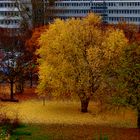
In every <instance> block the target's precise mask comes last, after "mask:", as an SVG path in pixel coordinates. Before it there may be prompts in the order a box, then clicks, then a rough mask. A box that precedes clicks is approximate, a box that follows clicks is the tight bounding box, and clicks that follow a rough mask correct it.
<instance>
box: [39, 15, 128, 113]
mask: <svg viewBox="0 0 140 140" xmlns="http://www.w3.org/2000/svg"><path fill="white" fill-rule="evenodd" d="M102 29H103V28H102V25H101V18H100V17H98V16H96V15H94V14H89V15H88V16H87V17H86V18H83V19H82V20H81V19H69V20H66V21H64V20H60V19H57V20H55V22H54V23H53V24H50V26H49V29H48V31H47V32H44V33H43V34H42V35H41V38H40V41H39V42H40V49H38V51H37V53H38V54H39V55H40V58H39V60H38V62H39V85H38V92H39V94H45V93H46V92H47V93H48V92H51V93H52V95H55V96H61V97H62V96H63V95H64V94H69V93H71V94H76V95H78V96H79V98H80V101H81V112H87V111H88V110H87V109H88V104H89V101H90V99H91V97H92V95H93V94H94V93H95V92H96V90H97V89H98V88H99V87H100V82H101V80H102V73H103V72H104V70H105V68H106V67H107V66H108V65H109V63H110V61H111V59H112V58H114V57H116V56H117V55H119V53H120V50H121V49H122V48H123V47H125V45H126V43H127V40H126V38H125V36H124V34H123V32H122V31H119V30H113V29H106V30H102ZM114 54H115V55H114ZM114 60H115V59H114Z"/></svg>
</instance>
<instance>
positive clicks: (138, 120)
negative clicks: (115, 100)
mask: <svg viewBox="0 0 140 140" xmlns="http://www.w3.org/2000/svg"><path fill="white" fill-rule="evenodd" d="M137 111H138V117H137V126H138V128H140V109H137Z"/></svg>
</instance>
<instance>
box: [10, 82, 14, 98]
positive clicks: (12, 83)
mask: <svg viewBox="0 0 140 140" xmlns="http://www.w3.org/2000/svg"><path fill="white" fill-rule="evenodd" d="M13 89H14V82H13V81H10V92H11V93H10V99H11V100H13V99H14V91H13Z"/></svg>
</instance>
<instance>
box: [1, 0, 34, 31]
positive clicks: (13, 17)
mask: <svg viewBox="0 0 140 140" xmlns="http://www.w3.org/2000/svg"><path fill="white" fill-rule="evenodd" d="M26 10H27V11H30V12H32V5H31V2H30V0H0V28H7V29H15V30H16V29H18V28H19V27H20V24H21V21H24V20H25V19H26V18H27V15H26V14H25V11H26ZM28 19H29V18H28ZM26 20H27V19H26ZM28 22H29V23H30V24H31V21H30V20H28Z"/></svg>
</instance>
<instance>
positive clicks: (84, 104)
mask: <svg viewBox="0 0 140 140" xmlns="http://www.w3.org/2000/svg"><path fill="white" fill-rule="evenodd" d="M88 104H89V98H86V99H81V112H83V113H86V112H88Z"/></svg>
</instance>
